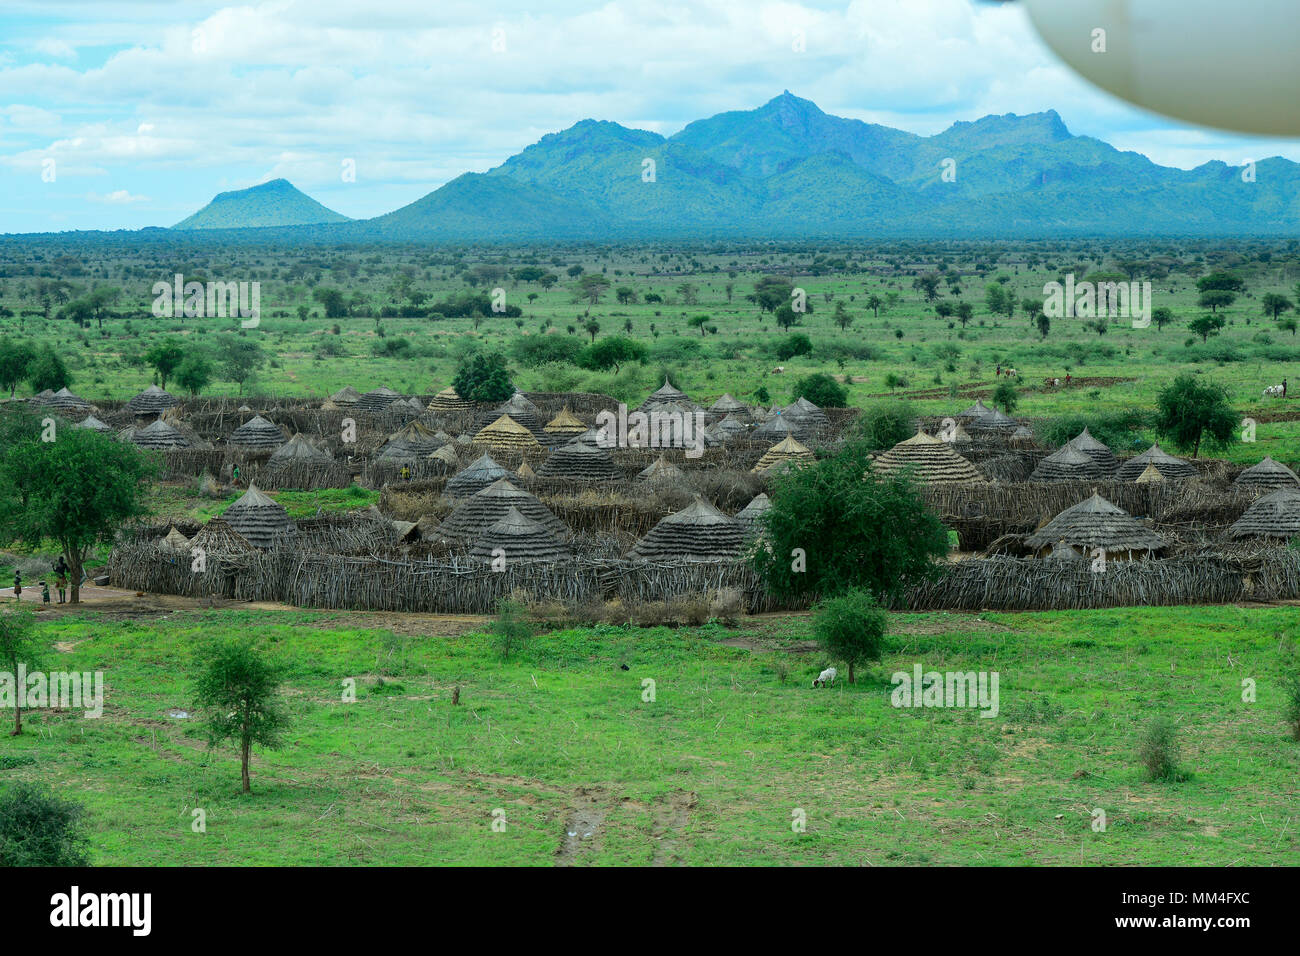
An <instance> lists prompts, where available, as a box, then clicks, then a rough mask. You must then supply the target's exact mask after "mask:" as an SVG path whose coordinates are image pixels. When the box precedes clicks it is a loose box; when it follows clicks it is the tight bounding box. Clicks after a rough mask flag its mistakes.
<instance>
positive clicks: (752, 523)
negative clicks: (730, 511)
mask: <svg viewBox="0 0 1300 956" xmlns="http://www.w3.org/2000/svg"><path fill="white" fill-rule="evenodd" d="M771 507H772V500H771V499H770V498H768V496H767V495H765V494H760V495H758V496H757V497H755V498H754V500H753V501H751V502H750V503H749V504H747V505H745V507H743V508H741V509H740V510H739V511H737V512H736V520H737V521H738V522H740V524H741V525H742V526H743V527H744V528H745V531H746V532H747V533H752V532H753V531H754V529H756V528H757V527H758V521H759V519H760V518H761V517H763V513H764V512H765V511H767V510H768V509H769V508H771Z"/></svg>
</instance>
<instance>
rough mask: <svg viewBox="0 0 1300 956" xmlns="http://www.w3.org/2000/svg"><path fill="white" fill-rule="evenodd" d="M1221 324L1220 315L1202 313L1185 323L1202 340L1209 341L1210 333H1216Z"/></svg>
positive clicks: (1221, 317) (1222, 323) (1221, 326)
mask: <svg viewBox="0 0 1300 956" xmlns="http://www.w3.org/2000/svg"><path fill="white" fill-rule="evenodd" d="M1223 325H1224V322H1223V316H1221V315H1202V316H1201V317H1200V318H1196V319H1192V321H1190V322H1188V323H1187V327H1188V328H1189V329H1191V330H1192V331H1193V332H1195V333H1196V334H1197V335H1199V336H1200V337H1201V341H1202V342H1208V341H1210V336H1211V335H1218V334H1219V331H1220V330H1221V329H1222V328H1223Z"/></svg>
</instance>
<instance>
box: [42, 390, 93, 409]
mask: <svg viewBox="0 0 1300 956" xmlns="http://www.w3.org/2000/svg"><path fill="white" fill-rule="evenodd" d="M44 404H45V405H46V406H47V407H48V408H53V409H55V410H56V411H60V412H88V411H90V402H88V401H86V400H85V399H84V398H82V397H81V396H80V395H73V394H72V393H71V392H70V391H68V389H67V388H66V387H65V388H61V389H59V390H58V391H57V392H55V393H54V394H53V395H51V396H50V397H49V398H48V399H46V400H45V403H44Z"/></svg>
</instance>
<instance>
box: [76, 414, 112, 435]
mask: <svg viewBox="0 0 1300 956" xmlns="http://www.w3.org/2000/svg"><path fill="white" fill-rule="evenodd" d="M75 427H77V428H89V429H90V430H91V431H93V432H111V431H112V430H113V429H112V428H110V427H109V426H108V425H105V424H104V423H103V422H101V421H100V420H99V419H98V418H96V417H95V416H94V415H87V416H86V417H85V418H83V419H82V420H81V421H79V422H77V424H76V426H75Z"/></svg>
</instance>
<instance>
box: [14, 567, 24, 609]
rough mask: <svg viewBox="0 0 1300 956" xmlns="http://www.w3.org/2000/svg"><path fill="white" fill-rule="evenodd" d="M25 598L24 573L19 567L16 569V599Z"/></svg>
mask: <svg viewBox="0 0 1300 956" xmlns="http://www.w3.org/2000/svg"><path fill="white" fill-rule="evenodd" d="M22 599H23V573H22V572H21V571H19V570H18V569H17V568H15V569H14V600H15V601H21V600H22Z"/></svg>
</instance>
